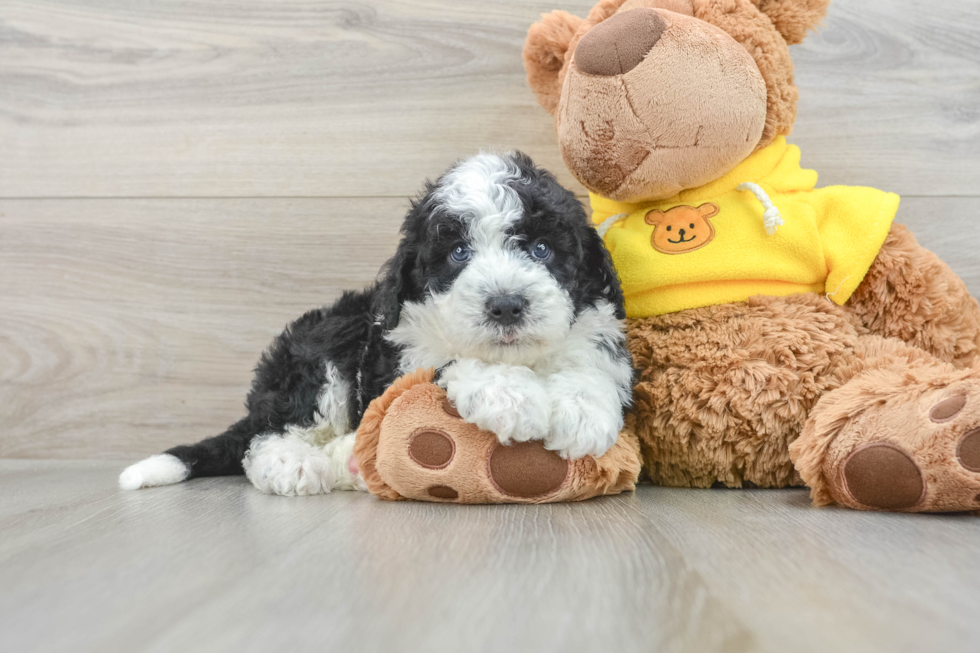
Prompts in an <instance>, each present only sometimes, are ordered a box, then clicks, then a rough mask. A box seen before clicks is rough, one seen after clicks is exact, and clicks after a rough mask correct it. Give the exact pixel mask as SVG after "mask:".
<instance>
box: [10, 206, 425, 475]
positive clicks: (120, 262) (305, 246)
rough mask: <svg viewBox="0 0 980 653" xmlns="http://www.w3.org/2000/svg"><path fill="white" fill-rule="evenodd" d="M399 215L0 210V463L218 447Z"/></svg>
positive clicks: (384, 209)
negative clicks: (299, 325) (260, 376)
mask: <svg viewBox="0 0 980 653" xmlns="http://www.w3.org/2000/svg"><path fill="white" fill-rule="evenodd" d="M408 204H409V203H408V200H407V199H402V200H394V199H378V200H371V199H361V200H345V199H336V200H262V201H254V200H217V201H216V200H139V201H137V200H112V201H103V200H89V201H72V200H32V201H5V202H2V203H0V233H2V234H3V237H2V238H0V279H3V283H2V284H0V306H2V307H3V318H2V319H0V424H3V427H2V428H0V457H24V456H35V457H44V456H53V457H59V458H65V457H73V456H74V457H92V456H95V457H99V456H102V457H112V456H120V455H123V456H128V455H129V453H128V452H129V451H155V450H157V449H159V448H160V447H161V446H164V445H166V446H170V445H173V444H177V443H179V442H184V441H188V440H194V441H196V440H197V439H200V438H201V437H203V436H206V435H212V434H215V433H217V432H220V431H221V430H223V429H224V428H225V427H227V426H228V425H229V424H230V423H231V422H233V421H234V420H236V419H238V417H240V416H241V414H243V408H242V404H243V402H244V398H245V392H246V390H247V388H248V384H249V382H250V380H251V369H252V367H253V365H254V364H255V362H256V361H257V360H258V356H259V353H260V352H261V351H262V350H263V349H264V348H265V347H266V346H267V345H268V344H269V342H270V341H271V339H272V338H273V337H274V336H275V335H276V334H278V333H279V332H280V331H281V330H282V328H283V327H284V326H285V325H286V324H287V323H288V322H290V321H292V320H294V319H295V318H297V317H299V316H300V315H301V314H302V313H304V312H305V311H307V310H309V309H312V308H316V307H318V306H321V305H323V304H325V303H329V302H332V301H333V300H334V299H336V298H337V297H339V295H340V293H341V292H342V291H343V290H345V289H356V288H361V287H363V286H365V285H368V284H369V283H371V282H372V281H373V279H374V278H375V275H376V274H377V272H378V270H379V267H380V266H381V264H382V263H383V262H384V261H385V260H386V259H387V258H388V257H389V256H390V255H391V254H392V253H394V251H395V247H396V244H397V239H398V233H397V232H398V228H399V226H400V224H401V220H402V218H403V216H404V214H405V212H406V210H407V208H408ZM99 442H101V443H102V444H95V443H99ZM93 445H94V447H93ZM124 452H127V453H124Z"/></svg>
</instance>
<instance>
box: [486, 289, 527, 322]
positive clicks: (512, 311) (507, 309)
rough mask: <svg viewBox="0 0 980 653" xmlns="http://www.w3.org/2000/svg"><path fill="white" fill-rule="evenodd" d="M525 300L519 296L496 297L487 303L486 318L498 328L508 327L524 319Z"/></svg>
mask: <svg viewBox="0 0 980 653" xmlns="http://www.w3.org/2000/svg"><path fill="white" fill-rule="evenodd" d="M526 307H527V300H526V299H524V298H523V297H521V296H520V295H497V296H496V297H493V298H492V299H490V301H488V302H487V317H488V318H490V321H491V322H496V323H497V324H499V325H500V326H510V325H512V324H516V323H517V322H520V320H521V318H522V317H524V309H525V308H526Z"/></svg>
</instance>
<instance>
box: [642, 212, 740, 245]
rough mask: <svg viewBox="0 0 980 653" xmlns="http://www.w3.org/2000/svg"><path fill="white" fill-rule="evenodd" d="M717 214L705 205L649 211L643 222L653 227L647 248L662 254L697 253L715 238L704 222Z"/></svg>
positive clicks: (712, 230) (710, 227)
mask: <svg viewBox="0 0 980 653" xmlns="http://www.w3.org/2000/svg"><path fill="white" fill-rule="evenodd" d="M720 210H721V209H719V208H718V205H717V204H712V203H711V202H708V203H707V204H702V205H701V206H699V207H697V208H694V207H693V206H675V207H674V208H672V209H669V210H667V211H661V210H659V209H657V210H654V211H650V212H649V213H647V215H646V218H644V220H645V221H646V223H647V224H650V225H653V226H654V229H653V235H652V236H650V244H652V245H653V248H654V249H655V250H657V251H658V252H662V253H664V254H686V253H688V252H693V251H694V250H696V249H701V248H702V247H704V246H705V245H707V244H708V243H710V242H711V241H712V240H713V239H714V237H715V228H714V227H713V226H712V225H711V223H710V222H709V221H708V220H709V219H711V218H713V217H715V216H716V215H718V212H719V211H720Z"/></svg>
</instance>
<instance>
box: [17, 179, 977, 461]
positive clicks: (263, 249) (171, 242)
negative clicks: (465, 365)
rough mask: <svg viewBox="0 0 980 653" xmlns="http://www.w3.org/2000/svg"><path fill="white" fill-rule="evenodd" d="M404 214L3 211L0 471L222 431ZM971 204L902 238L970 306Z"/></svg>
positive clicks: (344, 206)
mask: <svg viewBox="0 0 980 653" xmlns="http://www.w3.org/2000/svg"><path fill="white" fill-rule="evenodd" d="M407 208H408V200H407V199H401V200H398V199H263V200H244V199H239V200H203V199H194V200H164V199H157V200H85V201H77V200H0V233H2V234H3V237H2V238H0V279H3V280H4V282H3V284H0V306H2V307H3V319H0V424H3V427H2V428H0V457H7V458H45V457H50V458H133V459H135V458H138V457H141V456H144V455H149V454H151V453H156V452H158V451H162V450H163V449H166V448H168V447H170V446H173V445H176V444H180V443H184V442H191V441H197V440H198V439H200V438H202V437H205V436H208V435H214V434H216V433H219V432H221V431H222V430H224V429H225V428H226V427H227V426H228V425H229V424H231V423H232V422H233V421H235V420H236V419H238V418H239V417H240V416H241V415H242V414H243V408H242V404H243V401H244V398H245V393H246V391H247V389H248V384H249V382H250V380H251V369H252V367H253V366H254V364H255V362H256V361H257V360H258V356H259V353H260V352H261V351H262V350H263V349H264V348H265V347H266V346H267V345H268V343H269V342H270V341H271V339H272V338H273V337H274V336H275V335H276V334H277V333H278V332H279V331H280V330H281V329H282V327H283V326H284V325H285V324H286V323H288V322H290V321H292V320H293V319H295V318H297V317H299V316H300V315H301V314H302V313H303V312H305V311H306V310H309V309H311V308H315V307H317V306H320V305H322V304H325V303H329V302H331V301H333V300H334V299H335V298H337V297H338V296H339V295H340V293H341V292H342V291H343V290H346V289H351V288H360V287H363V286H365V285H367V284H368V283H370V282H371V281H372V280H373V279H374V278H375V276H376V274H377V272H378V269H379V267H380V266H381V264H382V263H383V262H384V261H385V260H386V259H387V258H388V257H389V256H390V255H391V254H392V253H394V250H395V247H396V244H397V238H398V236H397V230H398V226H399V225H400V223H401V220H402V218H403V216H404V213H405V212H406V210H407ZM978 216H980V199H971V198H910V199H907V200H905V202H904V204H903V207H902V209H901V210H900V217H899V219H900V221H903V222H905V223H907V224H909V226H911V228H912V229H913V231H914V232H915V233H916V234H917V235H918V237H919V239H920V241H921V242H922V243H923V245H925V246H926V247H929V248H930V249H933V250H934V251H936V252H937V253H938V254H939V255H940V256H941V257H943V258H944V259H945V260H946V261H947V262H949V264H950V265H951V266H952V267H953V269H954V270H955V271H956V272H958V273H959V274H960V275H961V276H962V277H963V278H964V279H965V280H966V282H967V284H968V285H969V287H970V289H971V292H973V294H974V295H980V259H978V257H977V256H976V253H975V246H974V245H973V243H974V242H975V241H976V240H977V238H978V237H980V223H978Z"/></svg>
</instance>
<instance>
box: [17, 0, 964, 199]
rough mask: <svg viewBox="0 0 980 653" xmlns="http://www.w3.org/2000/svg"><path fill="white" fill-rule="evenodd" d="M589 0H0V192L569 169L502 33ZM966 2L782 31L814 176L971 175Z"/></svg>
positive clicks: (401, 185) (61, 193) (357, 182)
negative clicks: (475, 160)
mask: <svg viewBox="0 0 980 653" xmlns="http://www.w3.org/2000/svg"><path fill="white" fill-rule="evenodd" d="M592 4H593V2H591V0H561V1H560V2H559V1H557V0H533V1H528V0H497V1H495V2H489V3H488V2H479V1H477V0H466V1H463V0H428V1H426V2H400V1H398V0H361V1H358V2H355V1H332V0H289V1H288V2H272V1H271V0H234V1H233V2H222V3H210V2H200V1H192V0H160V1H158V2H153V3H138V4H133V3H131V2H124V1H123V0H99V1H98V2H85V3H82V2H79V1H78V0H19V1H18V0H7V1H6V2H4V3H3V5H2V6H0V147H2V151H3V156H2V157H0V196H2V197H53V196H57V197H122V196H126V197H132V196H167V197H187V196H198V197H212V196H222V197H228V196H239V197H240V196H331V197H337V196H365V195H369V196H393V197H398V196H404V195H408V194H410V193H412V192H414V190H415V189H416V187H417V186H418V183H419V180H420V179H421V178H423V177H425V176H435V175H437V174H439V173H440V172H441V171H442V170H443V169H444V168H445V167H446V166H447V164H449V163H450V162H451V161H453V160H455V159H456V158H458V157H460V156H465V155H468V154H471V153H473V152H475V151H476V150H478V149H480V148H486V147H498V148H520V149H523V150H525V151H527V152H528V153H530V154H531V155H532V156H533V157H535V158H536V159H537V160H538V161H539V162H540V163H542V164H544V165H546V166H547V167H549V168H551V169H552V170H554V171H555V172H556V173H557V174H558V176H559V177H560V178H561V180H562V181H563V182H565V183H568V184H572V180H571V179H570V177H569V176H568V174H567V172H566V171H565V168H564V166H563V165H562V162H561V159H560V157H559V155H558V152H557V148H556V146H555V139H554V128H553V125H552V121H551V119H550V118H549V117H548V116H547V115H546V114H545V113H544V111H543V110H541V109H540V108H539V107H538V106H537V105H536V104H535V102H534V99H533V96H532V94H531V92H530V90H529V89H528V88H527V87H526V84H525V81H524V72H523V68H522V65H521V58H520V50H521V46H522V43H523V39H524V35H525V33H526V31H527V28H528V26H529V25H530V24H531V23H532V22H533V21H534V20H536V19H537V17H538V15H539V14H540V13H541V12H543V11H550V10H551V9H554V8H561V9H565V10H568V11H571V12H572V13H576V14H579V15H585V13H586V12H587V11H588V9H589V8H590V7H591V5H592ZM978 33H980V5H978V4H977V3H975V2H944V3H941V4H940V5H937V6H932V5H930V6H929V7H926V6H925V5H923V4H922V3H921V2H919V1H918V0H835V2H834V3H833V4H832V6H831V10H830V14H829V17H828V19H827V21H826V24H825V26H824V27H823V29H822V30H821V31H820V32H819V33H818V34H816V35H814V36H811V37H810V39H809V40H808V41H807V42H805V43H804V44H803V45H801V46H796V47H794V49H793V50H794V56H795V58H796V62H797V70H798V83H799V86H800V93H801V98H802V100H801V104H800V118H799V121H798V124H797V128H796V132H795V138H796V140H797V142H799V143H800V144H801V145H802V146H803V148H804V153H805V157H806V159H805V160H806V161H807V162H808V164H809V165H810V166H811V167H814V168H817V169H818V170H819V171H820V172H821V174H822V175H824V181H825V182H827V183H849V184H863V185H870V186H877V187H881V188H884V189H887V190H891V191H895V192H898V193H901V194H904V195H928V196H939V195H973V194H976V192H977V181H976V180H977V171H978V168H980V166H978V162H977V154H976V152H977V151H978V150H980V110H978V109H977V107H980V45H978V44H980V39H978V38H977V36H978Z"/></svg>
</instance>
